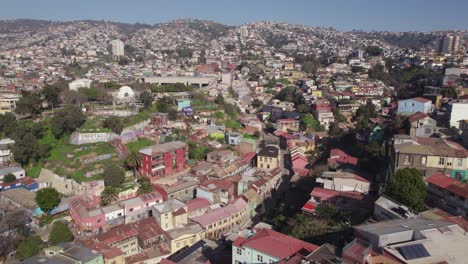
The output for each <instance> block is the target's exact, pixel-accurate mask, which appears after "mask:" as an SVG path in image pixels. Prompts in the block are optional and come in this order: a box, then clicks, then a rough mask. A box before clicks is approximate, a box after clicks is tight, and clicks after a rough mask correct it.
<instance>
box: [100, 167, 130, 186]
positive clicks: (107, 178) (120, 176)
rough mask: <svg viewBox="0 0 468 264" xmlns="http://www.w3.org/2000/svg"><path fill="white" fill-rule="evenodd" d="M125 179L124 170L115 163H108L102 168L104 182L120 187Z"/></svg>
mask: <svg viewBox="0 0 468 264" xmlns="http://www.w3.org/2000/svg"><path fill="white" fill-rule="evenodd" d="M124 180H125V172H124V171H123V170H122V169H121V168H120V167H119V166H117V165H114V164H112V165H110V166H108V167H106V168H105V169H104V184H105V185H106V186H113V187H120V186H121V185H122V183H123V182H124Z"/></svg>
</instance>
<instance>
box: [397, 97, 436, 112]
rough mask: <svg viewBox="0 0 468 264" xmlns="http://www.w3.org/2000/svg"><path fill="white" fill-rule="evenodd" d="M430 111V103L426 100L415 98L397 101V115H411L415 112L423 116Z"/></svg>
mask: <svg viewBox="0 0 468 264" xmlns="http://www.w3.org/2000/svg"><path fill="white" fill-rule="evenodd" d="M431 111H432V102H431V100H428V99H426V98H422V97H415V98H411V99H405V100H400V101H398V113H399V114H403V115H411V114H414V113H417V112H422V113H424V114H427V113H430V112H431Z"/></svg>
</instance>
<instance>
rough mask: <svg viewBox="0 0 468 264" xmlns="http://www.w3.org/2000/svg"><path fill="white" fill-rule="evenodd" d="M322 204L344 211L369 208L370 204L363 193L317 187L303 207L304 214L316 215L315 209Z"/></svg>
mask: <svg viewBox="0 0 468 264" xmlns="http://www.w3.org/2000/svg"><path fill="white" fill-rule="evenodd" d="M322 203H331V204H334V205H335V206H337V207H338V208H340V209H343V210H351V211H352V210H354V209H356V208H363V207H364V208H368V207H369V203H368V202H367V201H366V200H365V197H364V195H363V194H362V193H358V192H341V191H335V190H329V189H323V188H320V187H315V188H314V189H313V190H312V192H311V193H310V199H309V200H308V201H307V202H306V203H305V204H304V205H303V206H302V209H301V210H302V211H303V212H304V213H310V214H314V213H315V208H316V207H317V206H318V205H319V204H322Z"/></svg>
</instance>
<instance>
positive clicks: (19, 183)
mask: <svg viewBox="0 0 468 264" xmlns="http://www.w3.org/2000/svg"><path fill="white" fill-rule="evenodd" d="M18 188H24V189H26V190H28V191H36V190H37V189H38V188H39V183H38V182H37V181H36V180H34V179H31V178H29V177H24V178H21V179H18V180H16V181H15V182H11V183H1V184H0V191H6V190H13V189H18Z"/></svg>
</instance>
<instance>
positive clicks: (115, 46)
mask: <svg viewBox="0 0 468 264" xmlns="http://www.w3.org/2000/svg"><path fill="white" fill-rule="evenodd" d="M111 45H112V55H114V56H118V57H123V56H124V55H125V52H124V43H123V42H122V41H121V40H120V39H115V40H113V41H111Z"/></svg>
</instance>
